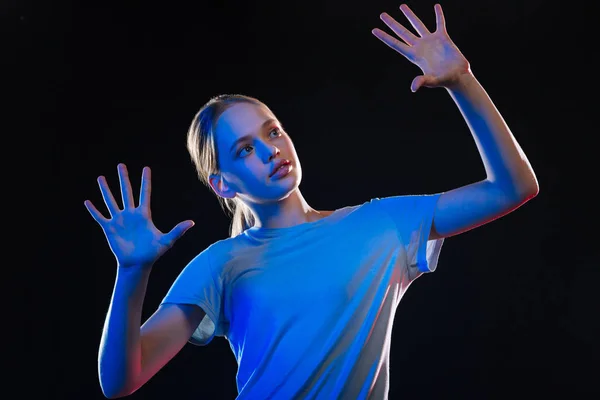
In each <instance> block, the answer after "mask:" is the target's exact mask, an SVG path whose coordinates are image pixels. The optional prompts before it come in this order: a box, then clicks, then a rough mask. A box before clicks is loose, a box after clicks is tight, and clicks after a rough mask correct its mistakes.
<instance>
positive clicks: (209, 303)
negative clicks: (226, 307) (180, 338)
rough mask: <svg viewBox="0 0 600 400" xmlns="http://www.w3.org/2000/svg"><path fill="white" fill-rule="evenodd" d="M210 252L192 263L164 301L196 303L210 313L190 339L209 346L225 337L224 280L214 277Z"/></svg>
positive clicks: (166, 302) (180, 275) (194, 342)
mask: <svg viewBox="0 0 600 400" xmlns="http://www.w3.org/2000/svg"><path fill="white" fill-rule="evenodd" d="M209 250H210V247H209V248H207V249H205V250H204V251H203V252H202V253H200V254H199V255H197V256H196V257H195V258H194V259H193V260H192V261H190V262H189V263H188V265H187V266H186V267H185V268H184V269H183V270H182V271H181V273H180V274H179V276H178V277H177V278H176V279H175V281H174V282H173V284H172V285H171V288H170V289H169V291H168V292H167V294H166V296H165V297H164V299H163V300H162V302H161V305H162V304H195V305H197V306H199V307H201V308H202V309H203V310H204V311H205V312H206V315H205V316H204V318H203V319H202V321H201V322H200V324H199V325H198V327H197V328H196V330H195V331H194V333H193V334H192V337H191V338H190V339H189V342H190V343H192V344H195V345H198V346H205V345H207V344H209V343H210V342H211V341H212V339H213V337H214V336H215V335H216V336H223V313H222V303H223V296H222V294H223V280H222V279H221V277H220V276H215V274H214V269H213V265H212V262H211V256H210V251H209Z"/></svg>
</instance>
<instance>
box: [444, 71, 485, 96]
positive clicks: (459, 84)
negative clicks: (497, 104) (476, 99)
mask: <svg viewBox="0 0 600 400" xmlns="http://www.w3.org/2000/svg"><path fill="white" fill-rule="evenodd" d="M475 82H477V79H476V78H475V75H473V73H472V72H471V70H470V69H469V70H466V71H464V72H460V73H459V74H458V76H457V77H456V78H454V79H453V80H452V83H451V84H449V85H448V86H446V89H447V90H448V91H450V92H461V91H466V90H467V89H468V88H469V87H470V86H471V85H473V84H474V83H475Z"/></svg>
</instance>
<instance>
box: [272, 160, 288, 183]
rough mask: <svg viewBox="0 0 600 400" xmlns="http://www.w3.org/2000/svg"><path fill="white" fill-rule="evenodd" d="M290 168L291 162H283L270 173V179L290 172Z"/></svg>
mask: <svg viewBox="0 0 600 400" xmlns="http://www.w3.org/2000/svg"><path fill="white" fill-rule="evenodd" d="M292 168H293V167H292V164H291V163H287V164H283V165H282V166H281V167H279V168H277V169H276V170H275V173H274V174H273V175H271V179H279V178H282V177H284V176H286V175H287V174H289V173H290V171H291V170H292Z"/></svg>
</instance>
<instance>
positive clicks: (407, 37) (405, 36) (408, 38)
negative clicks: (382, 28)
mask: <svg viewBox="0 0 600 400" xmlns="http://www.w3.org/2000/svg"><path fill="white" fill-rule="evenodd" d="M379 18H381V20H382V21H383V22H384V23H385V24H386V25H387V26H389V27H390V29H391V30H393V31H394V33H395V34H396V35H398V37H399V38H400V39H402V40H404V41H405V42H406V43H408V44H410V45H411V46H412V45H414V44H415V43H416V42H417V40H419V38H418V37H416V36H415V35H414V34H413V33H412V32H411V31H409V30H408V29H406V28H405V27H404V26H402V24H400V23H399V22H398V21H396V20H395V19H394V18H392V17H390V16H389V14H388V13H382V14H381V15H380V16H379Z"/></svg>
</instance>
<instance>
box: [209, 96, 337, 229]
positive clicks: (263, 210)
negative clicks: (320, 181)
mask: <svg viewBox="0 0 600 400" xmlns="http://www.w3.org/2000/svg"><path fill="white" fill-rule="evenodd" d="M270 120H271V121H270ZM246 135H249V137H248V138H247V139H246V140H243V141H242V142H240V143H238V144H236V145H235V146H233V149H231V147H232V145H233V144H234V143H235V142H236V140H237V139H239V138H242V137H243V136H246ZM215 140H216V146H217V152H218V159H219V166H220V167H221V171H220V173H219V174H216V175H214V174H213V175H211V176H210V179H209V183H210V186H211V188H212V189H213V190H214V191H215V193H216V194H217V195H219V196H221V197H224V198H234V197H237V198H238V199H240V200H242V201H243V202H244V203H245V204H246V205H247V206H248V207H249V208H250V209H251V210H252V212H253V213H254V216H255V219H256V224H255V227H257V228H268V229H272V228H286V227H291V226H295V225H298V224H302V223H306V222H313V221H316V220H319V219H321V218H323V217H325V216H327V215H329V214H330V213H331V211H316V210H315V209H313V208H312V207H311V206H310V205H309V204H308V203H307V202H306V200H305V199H304V197H303V196H302V193H301V192H300V189H299V186H300V182H301V180H302V167H301V165H300V160H299V159H298V155H297V153H296V149H295V148H294V144H293V142H292V140H291V138H290V137H289V135H288V134H287V133H286V132H285V131H284V130H283V127H282V126H281V124H280V122H279V121H278V120H277V118H276V117H275V115H274V114H273V113H272V112H271V111H270V110H269V109H268V108H267V107H265V106H262V105H256V104H250V103H238V104H234V105H233V106H231V107H230V108H228V109H227V110H226V111H225V112H223V114H221V116H220V117H219V119H218V121H217V124H216V126H215ZM281 159H287V160H290V161H291V164H292V170H291V171H290V172H289V173H288V174H287V175H286V176H285V177H283V178H280V179H274V178H271V177H269V175H270V173H271V171H272V168H273V166H274V165H275V163H276V162H277V161H279V160H281Z"/></svg>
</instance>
